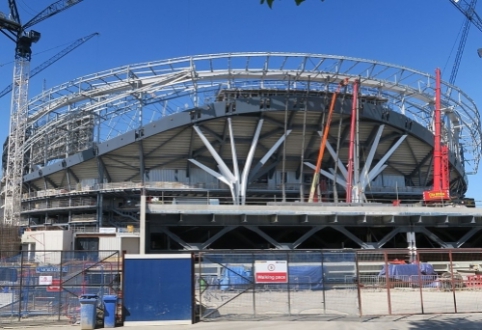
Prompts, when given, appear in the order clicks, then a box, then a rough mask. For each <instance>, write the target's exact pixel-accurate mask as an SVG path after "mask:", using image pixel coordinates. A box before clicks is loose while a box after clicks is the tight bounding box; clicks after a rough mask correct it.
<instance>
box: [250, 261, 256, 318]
mask: <svg viewBox="0 0 482 330" xmlns="http://www.w3.org/2000/svg"><path fill="white" fill-rule="evenodd" d="M254 262H255V260H254V253H251V269H252V273H253V316H256V270H255V269H254V267H255V266H254Z"/></svg>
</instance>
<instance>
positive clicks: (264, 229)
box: [4, 53, 482, 253]
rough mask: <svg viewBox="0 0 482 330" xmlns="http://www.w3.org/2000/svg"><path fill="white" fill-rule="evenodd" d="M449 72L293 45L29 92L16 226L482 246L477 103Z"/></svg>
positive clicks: (129, 235) (260, 241) (37, 236)
mask: <svg viewBox="0 0 482 330" xmlns="http://www.w3.org/2000/svg"><path fill="white" fill-rule="evenodd" d="M434 69H435V68H434ZM438 86H439V87H437V79H436V75H435V74H433V73H431V74H428V73H423V72H419V71H416V70H412V69H409V68H406V67H401V66H397V65H391V64H387V63H381V62H376V61H371V60H363V59H357V58H349V57H342V56H328V55H315V54H298V53H230V54H212V55H200V56H192V57H182V58H174V59H169V60H162V61H158V62H149V63H142V64H134V65H128V66H125V67H120V68H115V69H112V70H108V71H103V72H97V73H94V74H91V75H88V76H84V77H81V78H78V79H76V80H73V81H70V82H68V83H65V84H63V85H60V86H57V87H54V88H52V89H50V90H45V91H44V92H42V94H40V95H38V96H36V97H34V98H32V99H31V100H30V101H29V118H28V126H27V127H28V130H27V139H26V141H25V143H24V172H25V174H24V176H23V192H22V200H21V220H20V222H18V223H15V224H13V225H16V226H20V227H21V228H22V229H25V231H24V233H23V236H22V244H24V248H26V249H29V250H34V249H44V248H47V243H48V242H49V241H53V240H50V239H48V238H47V237H49V236H48V235H53V234H54V233H56V235H59V233H60V235H61V236H62V237H63V243H62V244H63V245H61V246H52V245H49V248H50V249H63V248H66V249H68V248H72V249H92V250H98V249H102V248H106V247H105V246H103V245H102V238H103V237H116V238H119V239H120V240H124V243H125V244H127V245H122V246H121V248H122V249H124V248H125V246H129V247H130V249H131V250H132V251H133V252H139V253H155V252H159V251H166V250H205V249H285V250H291V249H322V248H330V249H335V248H336V249H338V248H364V249H372V248H381V247H384V248H407V247H409V248H417V247H418V248H429V247H445V248H447V247H453V248H459V247H482V240H481V237H480V235H478V232H479V231H480V230H481V229H482V211H481V210H480V209H477V208H474V207H471V206H474V205H473V199H470V198H466V196H465V194H466V191H467V188H468V177H467V175H470V174H474V173H476V172H477V169H478V164H479V158H480V153H481V135H482V134H481V133H482V131H481V126H480V118H479V113H478V110H477V108H476V105H475V104H474V102H473V101H472V99H471V98H470V97H469V96H468V95H466V94H465V93H464V92H463V91H462V90H460V89H459V88H457V87H456V86H453V85H450V84H448V83H446V82H444V81H442V82H441V83H439V84H438ZM437 93H438V94H439V98H438V101H439V103H440V104H439V107H440V108H439V109H438V110H439V112H440V116H439V119H438V120H437V119H436V117H437V116H436V111H435V110H436V108H437V104H436V103H437V102H436V101H437V97H436V96H437ZM437 124H440V129H439V130H438V132H437ZM437 136H438V138H439V141H438V142H437ZM434 137H435V139H434ZM439 142H440V145H442V146H443V149H442V150H440V149H439V148H438V144H439ZM6 152H7V151H6V150H4V166H5V155H6ZM435 165H437V166H439V167H440V171H438V170H437V167H436V166H435ZM443 175H445V179H446V180H445V181H446V182H447V185H446V186H443V185H442V187H440V186H438V183H437V180H438V179H439V176H443ZM440 189H442V190H443V191H444V192H446V194H445V193H444V194H442V195H439V196H442V197H441V198H440V200H437V198H435V199H432V200H429V201H427V200H426V199H425V201H424V193H427V192H435V193H437V192H440V191H439V190H440ZM436 195H437V194H436ZM448 196H450V198H447V197H448ZM469 197H470V196H469ZM66 242H67V243H66ZM126 242H129V243H126ZM124 243H122V244H124ZM108 248H110V249H112V248H113V246H109V247H108Z"/></svg>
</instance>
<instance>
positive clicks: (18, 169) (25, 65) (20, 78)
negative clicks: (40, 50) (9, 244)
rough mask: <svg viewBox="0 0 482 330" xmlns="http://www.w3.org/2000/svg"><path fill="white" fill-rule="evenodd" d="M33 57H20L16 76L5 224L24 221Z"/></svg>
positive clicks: (11, 110) (6, 178)
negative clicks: (25, 142)
mask: <svg viewBox="0 0 482 330" xmlns="http://www.w3.org/2000/svg"><path fill="white" fill-rule="evenodd" d="M29 72H30V58H17V59H16V65H15V67H14V73H13V94H12V104H11V107H10V130H9V132H10V134H9V136H8V157H7V158H8V160H7V166H6V168H7V172H6V175H5V213H4V219H5V220H4V222H5V223H6V224H14V225H16V224H17V223H14V222H17V221H19V220H20V207H21V198H22V177H23V173H24V171H23V165H24V148H23V144H24V141H25V134H26V129H27V120H26V118H27V110H28V108H27V103H28V102H27V101H28V95H27V94H28V79H29Z"/></svg>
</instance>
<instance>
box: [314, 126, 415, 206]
mask: <svg viewBox="0 0 482 330" xmlns="http://www.w3.org/2000/svg"><path fill="white" fill-rule="evenodd" d="M383 128H384V126H383V125H382V126H380V128H379V129H378V132H377V135H376V137H375V140H374V142H373V144H372V146H371V148H370V152H369V154H368V158H367V162H366V163H365V166H364V167H363V170H362V173H361V175H360V173H359V174H358V175H356V176H355V178H358V180H357V181H355V182H354V184H353V197H354V198H353V202H354V203H362V202H363V201H365V200H366V197H365V188H366V186H367V185H368V184H369V183H370V181H372V180H373V179H374V178H375V177H376V176H377V175H379V174H380V173H382V172H383V170H385V169H386V168H387V166H388V165H385V162H386V161H387V160H388V159H389V158H390V157H391V156H392V154H393V153H394V152H395V151H396V150H397V148H398V147H399V146H400V144H402V142H403V141H404V140H405V138H406V137H407V135H402V136H401V137H400V138H399V139H398V141H397V142H396V143H395V144H394V145H393V146H392V147H391V148H390V150H388V152H387V153H386V154H385V155H384V156H383V157H382V159H380V161H379V162H378V163H377V165H375V167H373V169H372V170H371V171H369V170H370V166H371V163H372V161H373V157H374V155H375V152H376V150H377V148H378V145H379V143H380V138H381V136H382V133H383ZM327 147H328V151H329V152H330V154H331V156H332V157H333V158H334V159H336V153H335V151H334V150H333V148H332V147H331V146H330V145H329V144H327ZM305 165H306V166H308V167H310V168H312V169H316V167H315V165H313V164H311V163H309V162H305ZM338 167H339V168H340V169H341V171H340V172H342V174H343V176H344V179H343V177H341V176H340V175H337V176H336V178H335V176H334V175H333V174H332V173H329V172H327V171H325V170H320V174H321V175H323V176H324V177H327V178H328V179H330V180H332V181H333V180H336V183H338V184H339V185H341V186H342V187H344V188H345V189H346V187H347V183H346V178H347V176H346V175H345V174H346V173H347V171H346V168H345V167H344V165H343V164H338ZM330 171H331V172H334V170H333V169H330Z"/></svg>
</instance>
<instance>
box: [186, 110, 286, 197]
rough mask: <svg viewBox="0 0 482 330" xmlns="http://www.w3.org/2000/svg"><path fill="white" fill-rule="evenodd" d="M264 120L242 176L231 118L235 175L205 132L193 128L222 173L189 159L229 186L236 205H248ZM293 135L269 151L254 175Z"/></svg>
mask: <svg viewBox="0 0 482 330" xmlns="http://www.w3.org/2000/svg"><path fill="white" fill-rule="evenodd" d="M263 122H264V120H263V119H260V120H259V122H258V125H257V126H256V130H255V132H254V136H253V140H252V142H251V147H250V150H249V152H248V155H247V159H246V163H245V164H244V168H243V171H242V174H241V176H240V175H239V164H238V156H237V153H236V143H235V140H234V132H233V127H232V122H231V118H228V128H229V135H230V143H231V153H232V159H233V171H234V173H233V172H232V171H231V170H230V169H229V167H228V166H227V165H226V163H225V162H224V161H223V159H222V158H221V156H220V155H219V154H218V153H217V151H216V150H215V149H214V147H213V146H212V145H211V143H210V142H209V140H208V139H207V138H206V137H205V136H204V134H203V132H202V131H201V129H200V128H199V127H198V126H197V125H194V126H193V128H194V130H195V131H196V133H197V134H198V136H199V137H200V138H201V141H202V142H203V143H204V145H205V146H206V148H207V149H208V150H209V152H210V153H211V155H212V156H213V158H214V160H215V161H216V163H217V164H218V168H219V171H220V172H221V173H218V172H216V171H214V170H212V169H211V168H209V167H207V166H206V165H203V164H201V163H200V162H198V161H197V160H195V159H189V161H190V162H191V163H193V164H194V165H196V166H198V167H200V168H201V169H203V170H204V171H205V172H207V173H208V174H210V175H212V176H214V177H215V178H216V179H218V180H220V181H222V182H224V183H225V184H226V185H228V186H229V188H230V190H231V195H232V198H233V203H234V204H235V205H238V204H241V205H244V204H245V203H246V190H247V186H248V181H249V175H250V169H251V164H252V162H253V158H254V154H255V152H256V146H257V144H258V139H259V135H260V134H261V128H262V127H263ZM290 133H291V130H288V131H286V135H282V136H281V137H280V138H279V139H278V141H276V143H275V144H274V145H273V146H272V147H271V148H270V150H268V152H267V153H266V154H265V155H264V156H263V158H262V159H261V160H260V161H259V163H258V164H257V165H256V167H255V169H254V170H253V172H254V173H256V172H257V170H259V169H260V168H261V167H262V166H263V165H264V164H265V163H266V162H267V161H268V159H269V157H271V155H272V154H273V153H274V152H275V151H276V150H277V149H278V148H279V146H280V145H281V143H283V142H284V141H285V139H286V137H287V136H288V135H289V134H290Z"/></svg>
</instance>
